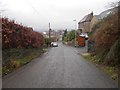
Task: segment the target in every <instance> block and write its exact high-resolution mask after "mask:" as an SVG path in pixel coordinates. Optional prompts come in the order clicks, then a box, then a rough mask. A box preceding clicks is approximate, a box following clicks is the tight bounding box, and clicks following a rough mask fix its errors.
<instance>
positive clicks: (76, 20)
mask: <svg viewBox="0 0 120 90" xmlns="http://www.w3.org/2000/svg"><path fill="white" fill-rule="evenodd" d="M73 21H74V22H75V47H76V46H77V42H76V40H77V37H76V36H77V33H76V32H77V20H73Z"/></svg>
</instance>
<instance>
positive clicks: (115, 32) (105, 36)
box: [85, 7, 120, 79]
mask: <svg viewBox="0 0 120 90" xmlns="http://www.w3.org/2000/svg"><path fill="white" fill-rule="evenodd" d="M117 9H118V7H117ZM119 15H120V12H116V11H115V12H114V13H112V14H110V15H109V16H107V17H106V18H104V19H102V20H101V21H99V22H98V23H97V24H96V25H95V26H94V27H93V28H92V32H91V33H90V34H89V41H88V42H89V43H92V45H91V46H92V47H91V49H90V51H89V52H90V53H91V54H90V55H87V56H85V58H87V59H88V60H90V61H92V62H94V63H96V64H97V65H100V66H101V68H102V69H103V70H104V71H105V72H107V73H109V74H110V75H111V76H112V78H113V79H117V78H118V66H120V63H119V59H120V52H119V51H120V30H119V25H118V16H119ZM89 46H90V45H89ZM89 46H88V47H89ZM93 47H94V48H93ZM93 49H94V50H93Z"/></svg>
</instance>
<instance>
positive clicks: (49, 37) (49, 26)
mask: <svg viewBox="0 0 120 90" xmlns="http://www.w3.org/2000/svg"><path fill="white" fill-rule="evenodd" d="M50 33H51V29H50V23H49V39H50Z"/></svg>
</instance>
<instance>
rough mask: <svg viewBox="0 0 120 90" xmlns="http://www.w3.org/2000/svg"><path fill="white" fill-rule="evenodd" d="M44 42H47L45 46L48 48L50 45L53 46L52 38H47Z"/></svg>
mask: <svg viewBox="0 0 120 90" xmlns="http://www.w3.org/2000/svg"><path fill="white" fill-rule="evenodd" d="M44 42H45V45H46V46H47V47H48V46H50V44H51V40H50V38H45V39H44Z"/></svg>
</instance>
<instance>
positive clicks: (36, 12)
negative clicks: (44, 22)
mask: <svg viewBox="0 0 120 90" xmlns="http://www.w3.org/2000/svg"><path fill="white" fill-rule="evenodd" d="M25 1H26V2H27V3H28V4H29V5H30V7H31V8H32V9H33V10H34V11H35V12H36V14H38V15H39V16H40V13H39V12H38V10H37V9H36V8H35V7H34V6H33V5H32V4H31V3H30V2H29V1H28V0H25Z"/></svg>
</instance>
